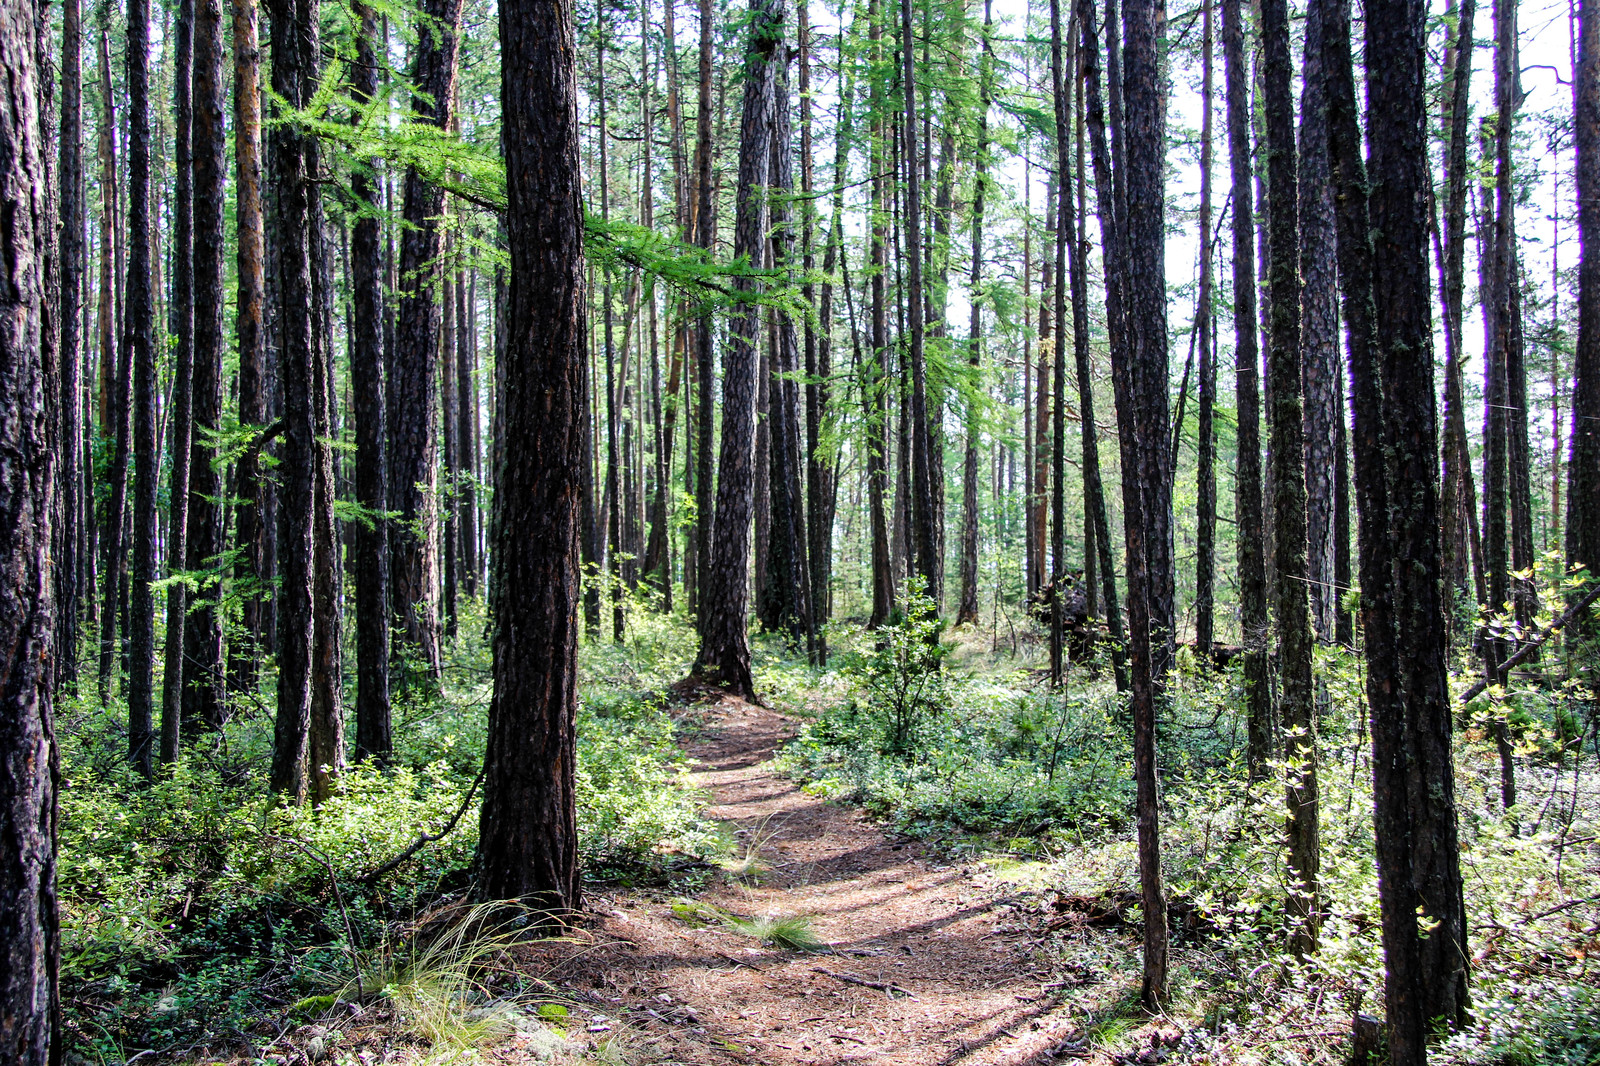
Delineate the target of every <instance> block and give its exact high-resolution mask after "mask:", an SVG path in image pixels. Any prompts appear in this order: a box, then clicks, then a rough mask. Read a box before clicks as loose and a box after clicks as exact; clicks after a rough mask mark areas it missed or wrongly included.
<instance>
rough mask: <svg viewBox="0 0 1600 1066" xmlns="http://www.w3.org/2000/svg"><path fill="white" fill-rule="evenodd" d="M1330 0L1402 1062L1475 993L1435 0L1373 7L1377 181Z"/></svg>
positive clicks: (1345, 283)
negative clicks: (1450, 614) (1448, 538)
mask: <svg viewBox="0 0 1600 1066" xmlns="http://www.w3.org/2000/svg"><path fill="white" fill-rule="evenodd" d="M1317 3H1318V4H1319V5H1320V6H1321V7H1322V28H1323V47H1324V50H1325V51H1324V60H1325V62H1324V71H1325V76H1326V77H1327V79H1328V81H1327V100H1328V109H1329V112H1328V118H1329V138H1330V153H1329V154H1330V158H1331V160H1332V163H1333V174H1334V181H1335V183H1336V190H1337V195H1336V199H1335V203H1336V204H1337V205H1338V209H1337V221H1338V242H1339V277H1340V285H1341V290H1342V293H1343V298H1344V314H1345V325H1346V338H1347V341H1346V342H1347V344H1348V345H1349V367H1350V380H1351V386H1352V394H1353V399H1354V401H1355V404H1354V406H1355V489H1356V494H1357V500H1358V516H1359V522H1360V555H1361V607H1362V623H1363V629H1364V631H1365V637H1366V640H1365V650H1366V662H1367V685H1366V688H1367V701H1368V705H1369V708H1370V719H1371V722H1372V740H1373V809H1374V828H1375V835H1376V838H1377V859H1378V871H1379V872H1378V893H1379V900H1380V902H1381V905H1382V912H1383V944H1384V956H1385V960H1386V962H1387V967H1388V971H1387V977H1386V986H1385V1009H1386V1011H1387V1015H1388V1026H1389V1055H1390V1061H1391V1062H1392V1063H1395V1064H1396V1066H1423V1064H1424V1063H1426V1061H1427V1043H1428V1039H1429V1037H1430V1036H1431V1035H1432V1033H1433V1026H1434V1024H1435V1023H1436V1022H1437V1021H1438V1020H1443V1021H1445V1022H1452V1021H1460V1020H1461V1019H1462V1018H1463V1017H1464V1015H1465V1012H1466V1005H1467V969H1466V958H1467V956H1466V952H1465V947H1466V913H1465V904H1464V901H1463V897H1462V885H1461V873H1460V865H1459V845H1458V839H1457V831H1456V812H1455V781H1454V769H1453V765H1452V762H1451V751H1450V732H1451V717H1450V710H1451V708H1450V703H1449V698H1448V688H1447V684H1446V673H1445V634H1444V614H1443V604H1442V598H1441V594H1440V593H1441V588H1440V553H1439V542H1438V524H1437V523H1438V491H1437V488H1436V485H1435V478H1434V471H1435V469H1436V465H1435V464H1436V463H1437V460H1438V454H1437V445H1436V440H1435V428H1434V415H1433V403H1434V399H1433V397H1434V389H1433V362H1432V355H1431V352H1430V351H1429V348H1430V344H1429V340H1430V332H1431V327H1430V323H1429V314H1428V300H1429V293H1428V277H1427V215H1426V211H1427V206H1426V205H1427V197H1426V189H1427V183H1428V173H1427V166H1428V162H1427V160H1428V156H1427V125H1426V113H1425V107H1426V94H1425V92H1424V75H1423V65H1424V62H1425V58H1426V56H1425V45H1426V40H1427V35H1426V16H1427V11H1426V7H1425V5H1423V4H1422V3H1420V2H1419V0H1374V2H1373V3H1369V5H1368V8H1367V20H1366V27H1367V29H1366V42H1365V43H1366V59H1367V87H1368V94H1369V95H1368V131H1367V132H1368V136H1369V143H1370V144H1371V173H1372V174H1373V175H1374V176H1375V177H1377V178H1378V179H1379V180H1378V182H1377V183H1376V184H1374V185H1372V186H1370V190H1371V191H1370V192H1369V191H1368V190H1369V186H1368V184H1367V180H1368V178H1367V169H1366V167H1364V166H1363V165H1362V160H1361V131H1360V129H1359V127H1358V125H1357V121H1356V103H1355V99H1356V98H1355V78H1354V73H1353V69H1352V62H1351V58H1350V15H1349V8H1348V6H1347V4H1348V0H1317ZM1369 197H1370V206H1369ZM1379 322H1383V323H1384V330H1383V332H1382V333H1381V334H1380V333H1379V331H1378V329H1377V323H1379ZM1424 923H1426V924H1425V925H1424ZM1424 927H1426V928H1427V929H1428V934H1427V935H1426V936H1423V935H1421V930H1422V929H1423V928H1424Z"/></svg>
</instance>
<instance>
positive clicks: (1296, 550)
mask: <svg viewBox="0 0 1600 1066" xmlns="http://www.w3.org/2000/svg"><path fill="white" fill-rule="evenodd" d="M1319 26H1320V22H1319V23H1316V24H1314V25H1313V26H1312V30H1313V33H1315V32H1316V30H1317V28H1318V27H1319ZM1261 38H1262V51H1263V52H1264V54H1265V55H1264V62H1263V67H1264V68H1265V69H1264V70H1263V75H1264V81H1265V90H1266V91H1265V98H1264V101H1263V103H1264V105H1265V106H1264V110H1265V111H1266V127H1267V159H1268V188H1269V189H1270V191H1271V196H1270V199H1269V200H1268V205H1269V211H1270V216H1269V219H1268V230H1269V233H1270V239H1271V247H1272V260H1271V262H1272V274H1271V279H1270V285H1271V287H1270V290H1269V292H1268V299H1269V301H1270V302H1271V314H1272V318H1271V325H1272V332H1271V347H1270V348H1269V349H1268V351H1267V367H1268V373H1269V375H1270V377H1271V379H1272V420H1271V421H1272V465H1273V467H1274V472H1275V476H1274V478H1273V496H1272V509H1273V527H1274V529H1275V531H1276V536H1275V537H1274V538H1273V540H1274V542H1275V546H1276V549H1277V559H1276V562H1277V565H1276V566H1275V567H1274V568H1273V579H1274V585H1275V588H1274V592H1275V599H1276V602H1277V608H1278V609H1277V623H1278V625H1277V628H1278V634H1277V635H1278V705H1279V712H1280V714H1281V715H1282V717H1283V728H1284V734H1285V739H1284V748H1285V753H1286V754H1287V756H1288V761H1289V784H1288V797H1287V802H1288V834H1287V835H1288V839H1289V868H1290V871H1291V874H1292V875H1293V877H1294V882H1295V883H1294V884H1293V885H1292V886H1291V887H1290V889H1289V911H1290V914H1291V915H1293V917H1294V920H1295V923H1296V928H1295V929H1294V930H1293V932H1292V934H1291V942H1292V945H1293V948H1294V950H1295V952H1296V954H1299V955H1305V954H1308V953H1310V952H1313V951H1315V950H1316V949H1317V940H1318V928H1319V924H1320V909H1319V906H1318V880H1319V873H1320V863H1321V848H1320V844H1319V841H1318V837H1319V832H1320V818H1319V811H1318V804H1317V741H1316V715H1315V711H1314V708H1313V700H1312V691H1311V644H1312V641H1311V620H1310V614H1309V603H1308V601H1309V596H1308V594H1307V589H1306V576H1307V568H1306V472H1305V463H1306V455H1307V451H1306V440H1305V428H1304V421H1303V417H1304V412H1303V406H1302V396H1303V393H1302V385H1301V373H1302V369H1303V365H1304V364H1303V363H1302V353H1301V350H1300V341H1301V334H1300V328H1301V316H1300V297H1301V294H1300V278H1299V276H1298V272H1297V270H1296V267H1297V266H1298V264H1299V262H1300V259H1301V256H1300V251H1301V248H1300V231H1299V205H1298V203H1297V202H1296V197H1297V195H1298V189H1299V185H1298V182H1297V179H1296V173H1295V169H1296V168H1295V144H1294V97H1293V95H1292V91H1291V88H1290V83H1291V81H1292V76H1293V63H1292V60H1291V58H1290V52H1289V10H1288V4H1287V3H1286V0H1261ZM1307 76H1308V78H1311V79H1312V80H1313V81H1314V80H1315V71H1308V73H1307ZM1308 295H1311V294H1309V292H1308ZM1308 303H1309V304H1310V306H1312V307H1313V308H1315V307H1316V306H1317V305H1316V303H1315V301H1314V300H1309V301H1308ZM1322 325H1325V323H1318V324H1314V325H1312V326H1311V327H1309V330H1310V331H1311V332H1313V333H1315V332H1316V331H1317V330H1318V329H1319V328H1320V327H1321V326H1322ZM1319 340H1320V338H1319ZM1315 358H1317V356H1314V357H1313V359H1315Z"/></svg>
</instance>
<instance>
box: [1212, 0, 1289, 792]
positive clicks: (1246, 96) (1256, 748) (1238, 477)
mask: <svg viewBox="0 0 1600 1066" xmlns="http://www.w3.org/2000/svg"><path fill="white" fill-rule="evenodd" d="M1222 57H1223V66H1224V70H1225V76H1226V81H1227V90H1226V95H1227V108H1228V157H1229V160H1230V164H1231V170H1232V175H1233V188H1234V190H1235V191H1236V193H1237V195H1235V196H1234V197H1233V332H1234V338H1235V344H1234V357H1233V372H1234V387H1235V404H1236V411H1237V414H1236V418H1237V428H1236V430H1235V436H1236V440H1237V446H1236V450H1237V458H1236V460H1235V463H1236V468H1235V469H1236V472H1235V474H1234V518H1235V521H1236V522H1237V523H1238V535H1237V538H1236V543H1237V545H1238V553H1239V559H1238V565H1239V625H1240V628H1241V630H1242V634H1241V635H1242V642H1243V644H1244V656H1243V658H1244V682H1245V719H1246V722H1247V723H1248V726H1249V743H1248V747H1247V758H1246V761H1247V764H1248V767H1249V773H1250V779H1251V780H1252V781H1260V780H1262V779H1263V778H1265V777H1266V774H1267V763H1268V761H1269V760H1271V759H1272V757H1273V754H1274V751H1275V749H1276V746H1277V745H1276V743H1275V740H1274V736H1275V732H1276V731H1275V729H1274V728H1273V722H1272V689H1271V684H1270V681H1269V679H1268V676H1267V669H1268V668H1267V625H1268V621H1267V571H1266V556H1265V554H1264V551H1263V545H1264V543H1265V539H1266V517H1265V515H1264V513H1263V506H1262V494H1261V388H1260V366H1261V359H1260V356H1259V355H1258V353H1257V349H1256V287H1255V279H1256V257H1255V243H1254V241H1255V229H1256V224H1255V214H1254V211H1253V210H1252V205H1251V200H1250V196H1249V195H1248V193H1247V192H1245V191H1243V190H1249V189H1250V181H1251V179H1250V128H1251V127H1250V89H1249V70H1248V68H1247V67H1246V66H1245V40H1244V17H1243V14H1242V12H1241V10H1240V0H1223V4H1222Z"/></svg>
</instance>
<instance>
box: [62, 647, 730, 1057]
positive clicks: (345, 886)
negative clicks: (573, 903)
mask: <svg viewBox="0 0 1600 1066" xmlns="http://www.w3.org/2000/svg"><path fill="white" fill-rule="evenodd" d="M487 667H488V664H487V661H486V656H485V655H484V651H483V648H482V646H481V645H479V644H476V642H473V643H472V644H471V645H469V644H468V642H463V643H462V644H461V645H459V646H458V647H457V648H455V649H454V650H453V654H452V658H451V661H450V664H449V669H448V672H447V679H446V684H445V686H444V689H443V691H442V692H440V691H438V690H433V691H431V692H429V691H426V690H424V691H418V690H412V691H409V692H406V693H404V694H403V695H402V696H401V698H399V699H398V700H397V706H396V740H397V743H396V756H395V761H394V764H393V765H392V766H391V767H389V768H379V767H377V766H375V765H371V764H362V765H356V766H352V767H350V768H349V769H347V770H346V771H345V772H344V773H342V774H341V775H340V776H339V778H338V784H337V788H336V791H335V793H334V795H332V796H331V797H330V798H329V799H328V800H327V801H325V802H324V803H322V804H321V805H320V806H318V807H316V808H315V809H313V808H310V807H306V808H301V809H292V808H286V807H283V806H281V805H276V804H274V803H273V802H272V798H271V797H270V795H269V794H268V793H267V791H266V789H265V787H264V782H265V777H266V774H265V766H266V763H265V760H266V757H267V755H268V753H269V751H270V733H269V731H270V726H271V722H270V718H269V716H268V715H267V714H266V713H265V712H264V711H260V710H257V711H255V712H253V713H252V712H250V711H249V710H248V709H241V713H240V714H239V716H238V719H237V720H236V721H235V722H233V723H231V724H230V725H229V726H228V727H227V729H226V730H225V731H224V733H222V734H220V735H216V736H203V737H201V738H199V740H198V741H197V743H196V744H195V745H194V747H193V748H192V749H191V750H190V751H189V752H188V753H187V754H186V755H185V757H184V758H183V759H182V760H181V761H180V762H179V763H178V764H177V765H176V766H174V767H172V768H171V769H170V770H169V771H167V772H165V773H163V774H162V775H160V776H159V777H158V779H157V780H156V781H154V782H151V783H145V782H144V781H143V780H142V779H140V778H138V777H137V776H136V775H135V774H133V773H132V771H131V770H129V769H128V768H127V767H126V765H125V759H123V758H121V757H120V756H121V747H122V745H123V744H125V740H124V739H123V734H122V733H121V730H120V729H119V727H118V719H119V718H120V717H121V716H122V714H123V713H125V712H124V711H123V709H122V708H120V707H117V706H113V707H112V708H110V710H109V711H108V712H101V711H100V710H99V709H98V708H93V707H90V706H87V705H78V704H68V705H66V706H64V707H62V709H61V712H62V720H63V723H64V725H65V728H63V729H62V730H61V735H62V737H63V746H62V773H63V777H64V778H65V785H66V787H64V788H63V790H62V792H61V815H60V854H61V870H60V882H61V913H62V972H63V980H64V989H65V992H66V994H65V995H64V997H63V1002H64V1003H65V1004H66V1005H67V1014H66V1020H67V1025H68V1030H69V1034H70V1036H71V1038H72V1040H73V1043H74V1044H75V1045H76V1046H78V1047H80V1048H82V1049H85V1050H90V1051H92V1052H93V1053H95V1054H99V1055H101V1056H103V1057H106V1058H107V1059H117V1056H118V1055H120V1054H121V1049H122V1048H124V1047H132V1048H136V1049H142V1048H181V1047H184V1046H188V1045H189V1044H192V1043H195V1042H196V1041H199V1040H201V1039H202V1038H204V1039H207V1040H211V1039H216V1038H218V1037H225V1036H226V1034H227V1033H228V1032H229V1031H230V1030H235V1031H239V1032H244V1031H246V1030H247V1029H248V1027H249V1026H250V1025H251V1024H252V1019H258V1018H259V1017H260V1016H262V1015H263V1014H265V1013H266V1012H268V1010H269V1008H270V1007H271V1006H272V1005H273V1004H279V1003H282V1002H285V1001H288V1002H295V1001H298V1000H301V999H303V998H305V997H306V996H308V995H315V994H319V993H326V991H327V989H328V988H329V987H330V983H331V984H332V985H333V986H335V987H337V986H338V985H340V984H342V983H343V982H344V981H345V980H347V979H348V978H349V977H350V973H351V970H352V966H353V965H354V964H353V963H352V961H351V960H352V959H353V958H355V957H358V956H360V954H361V953H362V952H365V951H369V950H371V949H373V948H374V947H375V946H376V945H379V944H382V943H385V942H387V941H388V940H389V939H390V938H391V937H392V929H393V928H394V927H395V925H396V924H397V923H404V922H407V921H409V920H411V919H413V918H414V917H416V916H417V915H418V914H420V913H422V912H423V911H425V910H427V909H428V908H430V907H432V906H433V905H435V904H436V903H438V902H440V901H445V900H449V899H452V898H455V897H457V896H459V895H460V894H461V893H462V892H463V891H464V890H465V889H466V888H467V887H468V885H469V881H470V868H471V864H472V860H473V855H474V850H475V848H476V845H477V837H478V809H477V795H476V791H475V778H476V777H477V767H478V763H479V760H480V759H481V758H482V751H483V733H484V721H485V713H486V710H487V704H488V699H487V692H488V684H487V681H488V677H487V675H488V669H487ZM630 691H631V690H630ZM673 729H674V726H673V722H672V720H671V718H670V717H669V716H668V714H667V713H666V712H665V710H664V709H663V708H662V706H661V705H660V703H659V701H655V700H646V699H642V698H640V697H638V696H636V695H631V694H622V693H621V692H620V691H619V690H615V689H611V688H610V687H609V686H590V687H588V688H587V689H586V690H585V695H584V699H583V701H582V703H581V705H580V710H579V719H578V771H577V773H578V796H579V809H578V818H579V832H580V838H579V842H580V848H581V851H582V854H583V860H584V867H585V876H586V877H588V878H589V879H591V880H608V879H609V880H623V881H627V882H640V881H664V880H668V879H671V878H673V877H678V876H680V875H682V874H683V873H684V872H685V871H692V870H699V869H703V868H704V867H705V865H706V863H705V861H704V860H705V857H706V856H709V855H713V854H715V853H716V852H717V850H718V849H719V848H720V847H721V846H722V838H721V836H719V835H718V834H717V832H716V831H715V829H714V827H713V826H712V825H711V824H710V823H708V822H706V821H704V820H703V819H702V818H701V817H700V814H699V811H700V804H701V798H700V796H699V795H698V793H697V792H695V791H694V790H693V789H691V788H690V787H689V786H688V785H687V784H686V783H685V781H684V778H683V765H682V756H681V754H680V752H679V750H678V749H677V747H676V745H675V744H674V743H673ZM469 794H471V795H470V797H469ZM458 813H459V818H457V817H456V816H457V815H458ZM452 819H455V821H454V825H453V828H450V829H449V831H448V832H445V830H446V829H447V827H450V826H451V824H452ZM424 833H426V834H428V835H429V836H439V837H440V839H438V840H437V841H432V842H429V843H428V844H427V845H426V846H424V847H422V848H421V849H420V850H418V851H417V853H416V854H415V855H414V856H412V857H411V858H410V859H408V860H407V861H406V862H405V863H404V864H402V865H401V866H399V867H398V868H397V869H395V870H393V871H392V872H389V873H386V874H384V875H383V876H381V877H376V878H374V877H373V876H372V875H373V874H374V873H375V872H377V871H379V869H380V868H381V867H383V866H384V865H385V864H386V863H387V862H389V860H391V859H393V858H394V857H396V856H398V855H400V854H401V853H402V852H404V851H405V850H406V849H407V848H408V847H409V846H411V845H412V844H413V842H414V841H416V840H417V839H418V838H419V836H420V835H422V834H424ZM117 1061H120V1059H117Z"/></svg>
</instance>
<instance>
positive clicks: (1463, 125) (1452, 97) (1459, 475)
mask: <svg viewBox="0 0 1600 1066" xmlns="http://www.w3.org/2000/svg"><path fill="white" fill-rule="evenodd" d="M1476 11H1477V3H1476V0H1462V3H1461V6H1460V8H1459V10H1458V12H1457V14H1456V33H1455V36H1454V38H1453V39H1452V41H1451V46H1450V49H1449V51H1448V52H1447V53H1446V56H1445V79H1444V80H1445V87H1446V93H1445V96H1444V99H1443V108H1444V116H1443V117H1444V122H1443V125H1444V127H1445V129H1446V131H1447V136H1448V140H1447V141H1446V144H1445V157H1444V184H1445V217H1444V238H1443V241H1442V242H1441V243H1442V244H1443V253H1444V254H1443V262H1442V263H1441V264H1440V269H1441V270H1442V271H1443V274H1444V276H1443V278H1442V279H1441V280H1442V282H1443V284H1442V285H1441V296H1442V297H1443V303H1444V318H1445V321H1444V323H1443V325H1444V340H1445V370H1444V379H1445V383H1444V387H1445V396H1444V478H1443V482H1442V488H1443V495H1442V498H1441V503H1440V506H1441V509H1442V512H1443V514H1442V518H1443V521H1444V526H1443V529H1442V532H1441V536H1442V538H1443V542H1444V573H1445V580H1446V582H1447V583H1448V586H1447V587H1448V588H1449V589H1450V590H1451V592H1450V594H1451V596H1452V597H1454V596H1456V595H1459V594H1461V593H1463V592H1465V593H1467V594H1468V595H1470V596H1472V597H1473V600H1474V601H1475V602H1479V603H1481V602H1483V598H1484V596H1485V595H1486V594H1487V591H1488V590H1487V589H1486V588H1485V587H1484V584H1483V567H1482V565H1481V561H1480V559H1479V555H1480V547H1479V546H1477V545H1476V544H1475V543H1474V542H1475V540H1476V537H1475V536H1474V535H1473V534H1472V531H1473V530H1475V529H1476V525H1477V517H1476V515H1477V501H1476V499H1475V498H1474V492H1473V482H1472V455H1471V452H1470V450H1469V447H1468V443H1467V421H1466V413H1465V407H1466V396H1465V392H1466V390H1465V388H1464V385H1463V380H1462V379H1463V376H1464V375H1463V373H1462V357H1461V341H1462V314H1463V296H1464V289H1465V279H1466V269H1465V259H1466V245H1467V180H1468V177H1467V119H1468V117H1469V112H1470V108H1469V106H1468V91H1469V89H1470V86H1471V81H1472V55H1473V45H1472V24H1473V16H1474V15H1475V14H1476ZM1469 566H1470V567H1471V569H1470V570H1469V569H1468V568H1469ZM1469 578H1470V579H1471V583H1470V584H1469Z"/></svg>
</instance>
